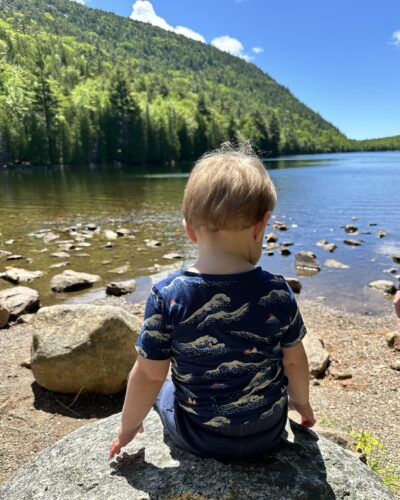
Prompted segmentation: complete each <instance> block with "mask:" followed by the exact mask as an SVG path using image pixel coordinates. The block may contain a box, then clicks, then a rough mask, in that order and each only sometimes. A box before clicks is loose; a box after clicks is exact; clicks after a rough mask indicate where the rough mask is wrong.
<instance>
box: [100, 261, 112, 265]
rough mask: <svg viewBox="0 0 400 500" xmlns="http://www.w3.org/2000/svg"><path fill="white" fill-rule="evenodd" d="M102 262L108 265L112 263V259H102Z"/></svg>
mask: <svg viewBox="0 0 400 500" xmlns="http://www.w3.org/2000/svg"><path fill="white" fill-rule="evenodd" d="M101 264H102V265H103V266H108V265H109V264H112V260H102V261H101Z"/></svg>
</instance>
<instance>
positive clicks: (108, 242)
mask: <svg viewBox="0 0 400 500" xmlns="http://www.w3.org/2000/svg"><path fill="white" fill-rule="evenodd" d="M113 246H114V243H111V241H107V243H106V244H105V245H104V248H113Z"/></svg>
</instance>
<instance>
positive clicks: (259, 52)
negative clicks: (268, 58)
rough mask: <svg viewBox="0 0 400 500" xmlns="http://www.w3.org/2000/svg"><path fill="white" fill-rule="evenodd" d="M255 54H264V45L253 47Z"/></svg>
mask: <svg viewBox="0 0 400 500" xmlns="http://www.w3.org/2000/svg"><path fill="white" fill-rule="evenodd" d="M251 50H252V51H253V52H254V53H255V54H262V53H263V52H264V49H263V48H262V47H253V48H252V49H251Z"/></svg>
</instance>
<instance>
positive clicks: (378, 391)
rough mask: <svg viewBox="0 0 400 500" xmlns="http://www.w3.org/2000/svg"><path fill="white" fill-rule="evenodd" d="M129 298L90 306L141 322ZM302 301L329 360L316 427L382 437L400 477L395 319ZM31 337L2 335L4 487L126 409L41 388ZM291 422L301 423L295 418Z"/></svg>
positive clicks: (319, 384)
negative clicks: (74, 435) (47, 453)
mask: <svg viewBox="0 0 400 500" xmlns="http://www.w3.org/2000/svg"><path fill="white" fill-rule="evenodd" d="M126 298H127V296H123V297H110V296H106V297H105V298H103V299H97V300H94V301H92V302H91V303H92V304H97V305H106V304H107V305H110V304H111V305H115V306H120V307H122V308H124V309H125V310H127V311H129V312H131V313H132V314H135V315H137V316H139V317H141V318H142V317H143V308H144V302H141V303H136V304H133V303H129V302H127V300H126ZM298 302H299V306H300V310H301V312H302V315H303V317H304V321H305V324H306V326H307V328H308V331H309V333H316V334H318V335H319V336H320V337H321V338H322V339H323V342H324V345H325V348H326V349H327V351H328V352H329V353H330V357H331V365H330V367H329V368H328V371H327V373H326V374H325V377H323V378H321V379H314V380H312V381H311V387H310V396H311V398H310V399H311V403H312V405H313V408H314V411H315V414H316V418H317V424H320V425H321V426H322V425H324V424H323V422H325V423H327V424H328V426H330V425H331V424H333V425H334V427H335V428H337V429H340V430H345V431H349V430H354V431H362V430H364V431H367V432H369V433H371V434H372V435H373V436H376V437H378V439H380V440H381V441H382V443H383V444H384V446H385V448H386V450H387V453H388V455H389V456H390V463H391V464H392V465H393V466H394V467H395V468H396V471H397V473H398V474H400V423H399V422H398V421H396V419H395V418H388V417H389V416H390V415H393V416H395V415H399V414H400V390H399V387H400V383H399V382H400V372H399V371H396V370H393V369H391V368H390V364H391V363H392V362H393V361H394V360H395V359H398V358H399V353H398V352H396V351H394V350H393V349H390V348H389V347H388V345H387V343H386V340H385V336H386V335H387V334H388V333H389V332H391V331H394V330H396V329H397V330H398V328H399V323H398V320H397V318H396V317H395V316H394V314H387V315H383V316H375V317H368V316H363V315H361V314H350V313H346V312H345V311H343V310H340V309H335V308H332V307H330V306H329V305H327V304H323V303H316V302H315V301H309V300H306V299H302V298H301V297H300V298H299V300H298ZM31 336H32V325H31V324H29V323H20V324H14V325H12V326H10V327H9V328H6V329H4V330H2V331H1V334H0V348H1V353H2V354H1V357H0V360H1V363H0V370H1V371H2V373H1V376H2V379H3V380H4V381H5V383H4V384H3V385H2V387H1V389H0V436H1V438H2V440H1V445H0V446H1V452H0V483H2V482H4V481H6V480H7V479H8V478H9V477H10V476H11V475H12V474H13V473H14V472H15V471H16V470H17V469H18V468H19V467H20V466H21V465H22V464H23V463H25V462H26V461H27V460H29V458H30V457H31V456H32V455H33V454H35V453H37V452H39V451H41V450H42V449H44V448H46V447H47V446H49V445H51V444H53V443H54V442H55V441H58V440H59V439H60V438H61V437H63V436H64V435H66V434H68V433H69V432H71V431H73V430H75V429H76V428H78V427H80V426H81V425H85V424H86V423H89V422H93V421H96V420H98V419H99V418H103V417H106V416H109V415H111V414H114V413H118V412H120V411H121V410H122V404H123V397H124V394H123V393H120V394H117V395H112V396H99V395H78V397H76V396H74V395H63V394H58V393H57V394H56V393H52V392H51V391H47V390H45V389H42V388H41V387H40V386H38V384H36V383H35V382H34V378H33V375H32V372H31V370H30V369H28V368H26V367H24V366H21V363H23V362H26V361H27V359H29V357H30V345H31ZM330 368H336V369H337V368H339V369H345V370H346V371H348V372H350V373H351V378H349V379H346V380H336V379H335V378H334V377H333V376H332V375H331V374H330ZM290 416H291V418H293V419H294V420H296V415H295V414H293V413H291V415H290ZM349 426H350V427H351V429H350V427H349ZM145 427H146V426H145ZM106 451H107V450H105V452H106Z"/></svg>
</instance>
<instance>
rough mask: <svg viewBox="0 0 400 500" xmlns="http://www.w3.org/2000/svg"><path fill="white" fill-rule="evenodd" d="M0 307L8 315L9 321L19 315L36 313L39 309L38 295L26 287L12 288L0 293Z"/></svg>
mask: <svg viewBox="0 0 400 500" xmlns="http://www.w3.org/2000/svg"><path fill="white" fill-rule="evenodd" d="M0 305H2V306H3V307H5V308H6V309H7V310H8V311H9V313H10V320H13V319H16V318H17V317H18V316H21V314H25V313H33V312H36V311H37V310H38V309H39V307H40V298H39V293H38V292H37V291H36V290H33V289H32V288H28V287H27V286H14V287H12V288H6V289H5V290H2V291H1V292H0Z"/></svg>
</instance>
